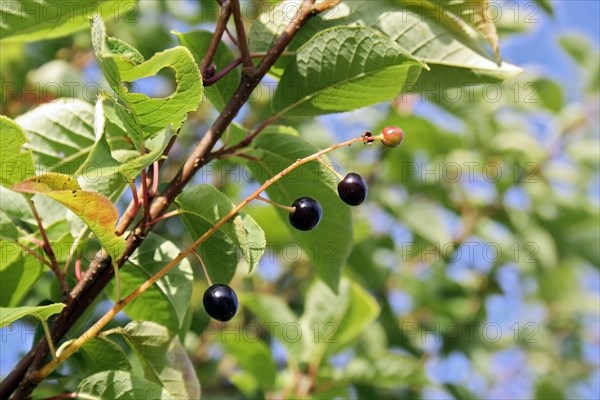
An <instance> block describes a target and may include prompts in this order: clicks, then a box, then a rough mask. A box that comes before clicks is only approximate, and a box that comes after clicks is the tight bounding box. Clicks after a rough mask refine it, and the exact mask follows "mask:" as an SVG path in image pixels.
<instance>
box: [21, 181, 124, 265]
mask: <svg viewBox="0 0 600 400" xmlns="http://www.w3.org/2000/svg"><path fill="white" fill-rule="evenodd" d="M11 189H12V190H14V191H16V192H21V193H39V194H43V195H45V196H47V197H50V198H51V199H54V200H56V201H58V202H59V203H61V204H62V205H64V206H65V207H67V208H68V209H70V210H71V211H73V212H74V213H75V214H76V215H77V216H78V217H79V218H81V219H82V220H83V222H85V224H86V225H87V226H88V227H89V228H90V229H91V230H92V232H94V234H95V235H96V237H97V238H98V240H100V242H101V243H102V246H103V247H104V248H105V249H106V250H107V251H108V253H109V254H110V255H111V257H112V259H113V260H117V259H118V258H119V257H120V255H121V254H122V253H123V251H124V250H125V239H124V238H123V237H121V236H117V235H116V234H115V225H116V224H117V219H118V217H119V214H118V212H117V209H116V207H115V206H114V205H113V203H111V202H110V200H108V199H107V198H106V197H105V196H103V195H101V194H99V193H95V192H88V191H85V190H81V188H80V186H79V184H78V183H77V181H76V180H75V178H74V177H72V176H69V175H63V174H57V173H53V172H51V173H48V174H44V175H40V176H36V177H35V178H31V179H28V180H26V181H23V182H20V183H17V184H16V185H14V186H13V187H12V188H11Z"/></svg>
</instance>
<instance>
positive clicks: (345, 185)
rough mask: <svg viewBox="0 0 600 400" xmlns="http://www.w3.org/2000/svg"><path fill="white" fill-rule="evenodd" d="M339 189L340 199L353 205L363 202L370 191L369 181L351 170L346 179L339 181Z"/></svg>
mask: <svg viewBox="0 0 600 400" xmlns="http://www.w3.org/2000/svg"><path fill="white" fill-rule="evenodd" d="M337 190H338V194H339V195H340V199H342V200H343V201H344V203H346V204H349V205H351V206H358V205H360V204H362V202H363V201H365V199H366V198H367V193H368V191H369V189H368V187H367V182H366V181H365V180H364V178H363V177H362V176H360V175H359V174H357V173H355V172H350V173H349V174H348V175H346V176H345V177H344V179H342V180H341V181H340V183H338V186H337Z"/></svg>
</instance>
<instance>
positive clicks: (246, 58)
mask: <svg viewBox="0 0 600 400" xmlns="http://www.w3.org/2000/svg"><path fill="white" fill-rule="evenodd" d="M230 1H231V13H232V14H233V22H234V23H235V31H236V33H237V42H238V48H239V49H240V53H242V63H243V64H244V72H245V73H247V74H252V73H254V64H253V63H252V57H251V56H250V48H248V39H247V38H246V28H245V27H244V20H243V19H242V12H241V10H240V1H239V0H230Z"/></svg>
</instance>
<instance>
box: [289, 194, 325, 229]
mask: <svg viewBox="0 0 600 400" xmlns="http://www.w3.org/2000/svg"><path fill="white" fill-rule="evenodd" d="M292 207H294V208H295V210H294V212H291V213H290V224H292V226H293V227H294V228H296V229H298V230H301V231H310V230H311V229H313V228H314V227H316V226H317V225H319V222H320V221H321V216H322V215H323V210H322V209H321V205H320V204H319V202H318V201H316V200H315V199H311V198H310V197H300V198H299V199H297V200H296V201H294V203H293V204H292Z"/></svg>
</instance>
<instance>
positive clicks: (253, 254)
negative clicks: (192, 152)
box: [175, 185, 266, 283]
mask: <svg viewBox="0 0 600 400" xmlns="http://www.w3.org/2000/svg"><path fill="white" fill-rule="evenodd" d="M175 201H176V203H177V205H178V206H179V209H180V210H181V211H182V215H181V218H182V219H183V221H184V223H185V224H186V226H187V228H188V231H189V232H190V234H191V235H192V238H193V240H196V239H198V238H199V237H200V236H202V235H203V234H204V233H205V232H206V231H208V230H209V229H210V228H211V227H212V226H213V225H214V224H215V223H217V222H218V221H219V220H221V219H222V218H223V217H225V216H226V215H227V214H228V213H229V212H230V211H231V210H232V209H233V208H234V205H233V203H232V202H231V200H230V199H229V198H228V197H227V196H225V195H224V194H223V193H221V192H219V191H218V190H217V189H216V188H215V187H214V186H212V185H196V186H191V187H188V188H186V189H185V190H184V191H183V192H182V193H181V194H180V195H179V196H177V199H176V200H175ZM265 246H266V241H265V234H264V232H263V231H262V229H261V228H260V226H258V224H256V222H254V220H253V219H252V217H250V216H249V215H247V214H241V213H237V214H236V216H234V217H233V218H232V219H231V220H230V221H229V222H227V223H226V224H225V225H223V226H222V227H221V229H219V230H218V231H217V232H215V233H214V234H212V235H211V236H210V237H209V238H208V239H207V240H206V241H205V242H204V243H203V244H202V245H200V246H199V248H198V251H199V253H200V255H201V256H202V259H203V261H204V263H205V264H206V268H207V269H208V273H209V275H210V278H211V279H212V281H213V282H215V283H229V281H231V278H233V275H234V273H235V270H236V268H237V264H238V255H237V249H238V248H239V249H240V250H241V252H242V255H243V256H244V259H245V260H246V262H247V263H248V266H249V272H252V270H253V269H254V267H256V265H257V264H258V261H259V260H260V258H261V257H262V255H263V253H264V250H265Z"/></svg>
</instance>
